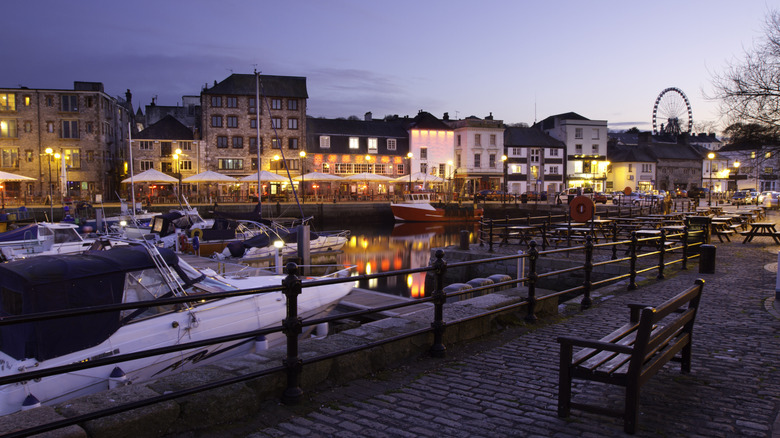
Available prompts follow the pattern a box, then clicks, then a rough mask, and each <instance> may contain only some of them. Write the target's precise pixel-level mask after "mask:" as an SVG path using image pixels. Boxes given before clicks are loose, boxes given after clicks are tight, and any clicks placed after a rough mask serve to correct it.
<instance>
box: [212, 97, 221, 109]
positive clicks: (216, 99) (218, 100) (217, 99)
mask: <svg viewBox="0 0 780 438" xmlns="http://www.w3.org/2000/svg"><path fill="white" fill-rule="evenodd" d="M211 106H212V107H215V108H221V107H222V96H211Z"/></svg>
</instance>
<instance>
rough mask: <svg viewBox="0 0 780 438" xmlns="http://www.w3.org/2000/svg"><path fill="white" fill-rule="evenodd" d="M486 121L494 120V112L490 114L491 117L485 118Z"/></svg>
mask: <svg viewBox="0 0 780 438" xmlns="http://www.w3.org/2000/svg"><path fill="white" fill-rule="evenodd" d="M485 120H493V111H491V112H490V115H489V116H487V117H485Z"/></svg>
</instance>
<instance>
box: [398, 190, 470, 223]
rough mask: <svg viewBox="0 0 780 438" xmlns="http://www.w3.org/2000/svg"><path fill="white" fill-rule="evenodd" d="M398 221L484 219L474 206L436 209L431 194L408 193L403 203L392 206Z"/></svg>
mask: <svg viewBox="0 0 780 438" xmlns="http://www.w3.org/2000/svg"><path fill="white" fill-rule="evenodd" d="M390 208H391V209H392V210H393V216H395V220H397V221H405V222H460V221H474V220H479V219H480V218H482V209H481V208H474V206H472V205H468V204H466V205H458V204H444V205H442V207H434V206H433V205H432V204H431V194H430V193H408V194H405V195H404V200H403V202H399V203H397V204H390Z"/></svg>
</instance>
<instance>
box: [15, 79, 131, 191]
mask: <svg viewBox="0 0 780 438" xmlns="http://www.w3.org/2000/svg"><path fill="white" fill-rule="evenodd" d="M126 98H127V100H126V101H121V100H118V99H116V98H113V97H111V96H109V95H108V94H106V92H105V91H104V89H103V84H102V83H100V82H74V86H73V89H72V90H58V89H30V88H26V87H22V88H0V170H3V171H7V172H11V173H16V174H20V175H24V176H28V177H31V178H35V181H34V182H29V183H28V182H23V183H13V182H8V183H6V184H5V190H6V196H7V198H11V199H17V200H19V201H20V202H28V201H32V200H39V201H40V200H43V199H44V198H47V197H48V196H49V193H50V192H51V195H52V196H53V198H54V200H55V203H56V202H57V201H58V200H60V198H73V199H76V200H87V201H102V200H103V199H108V198H111V197H112V196H111V194H112V193H114V192H115V191H116V190H118V187H119V178H120V177H121V176H122V172H121V170H122V169H121V168H120V166H119V163H121V160H122V159H123V156H124V150H125V149H126V147H127V144H126V139H127V137H128V128H129V123H130V119H131V116H132V110H131V109H129V108H130V107H131V105H132V104H131V95H130V92H129V91H128V93H127V96H126ZM47 150H48V151H49V153H47ZM49 184H51V185H49Z"/></svg>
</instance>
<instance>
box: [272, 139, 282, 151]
mask: <svg viewBox="0 0 780 438" xmlns="http://www.w3.org/2000/svg"><path fill="white" fill-rule="evenodd" d="M281 148H282V143H281V141H279V139H278V138H272V139H271V149H281Z"/></svg>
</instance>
